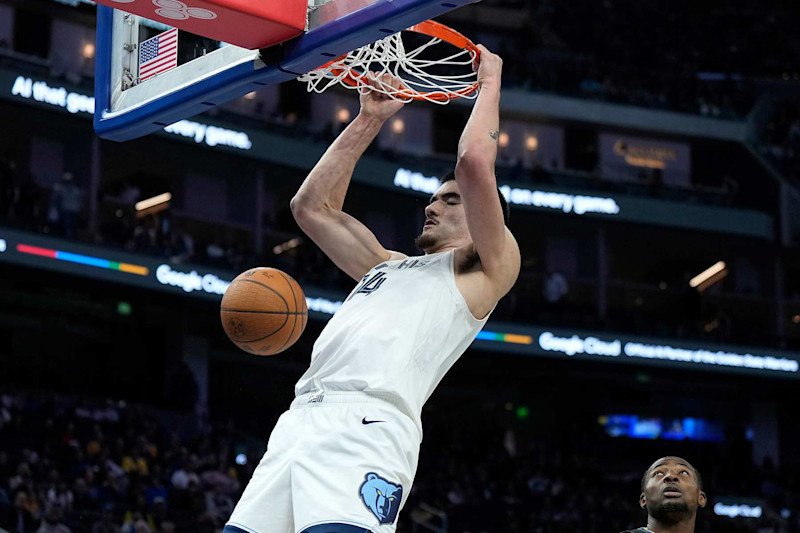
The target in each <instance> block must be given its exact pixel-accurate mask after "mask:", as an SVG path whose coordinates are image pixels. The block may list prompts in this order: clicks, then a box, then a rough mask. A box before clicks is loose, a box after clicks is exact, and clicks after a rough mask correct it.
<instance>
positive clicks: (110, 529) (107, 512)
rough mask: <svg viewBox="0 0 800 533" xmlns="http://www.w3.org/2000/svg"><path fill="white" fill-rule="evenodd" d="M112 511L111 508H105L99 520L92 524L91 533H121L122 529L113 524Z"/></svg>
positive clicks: (109, 506) (112, 508) (108, 506)
mask: <svg viewBox="0 0 800 533" xmlns="http://www.w3.org/2000/svg"><path fill="white" fill-rule="evenodd" d="M113 511H114V507H113V506H111V505H106V506H105V508H104V509H103V514H102V516H101V518H100V520H98V521H96V522H95V523H94V524H92V533H122V529H121V528H120V527H119V526H118V525H117V524H115V523H114V512H113Z"/></svg>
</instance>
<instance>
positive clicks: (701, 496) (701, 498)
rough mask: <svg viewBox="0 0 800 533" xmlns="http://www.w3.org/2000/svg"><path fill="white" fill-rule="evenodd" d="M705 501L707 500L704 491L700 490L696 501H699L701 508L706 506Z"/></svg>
mask: <svg viewBox="0 0 800 533" xmlns="http://www.w3.org/2000/svg"><path fill="white" fill-rule="evenodd" d="M706 502H707V500H706V493H705V492H703V491H702V490H701V491H700V494H699V495H698V497H697V503H699V504H700V507H701V508H703V507H705V506H706Z"/></svg>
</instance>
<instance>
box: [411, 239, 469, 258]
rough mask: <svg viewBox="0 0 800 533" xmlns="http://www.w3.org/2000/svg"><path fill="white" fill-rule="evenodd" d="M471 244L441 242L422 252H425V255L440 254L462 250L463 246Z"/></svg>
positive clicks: (466, 242)
mask: <svg viewBox="0 0 800 533" xmlns="http://www.w3.org/2000/svg"><path fill="white" fill-rule="evenodd" d="M471 244H472V241H466V240H458V241H448V242H443V243H441V244H440V243H437V244H436V245H435V246H433V247H431V248H428V249H426V250H423V251H424V252H425V255H431V254H440V253H442V252H449V251H450V250H456V249H458V248H463V247H464V246H467V245H471Z"/></svg>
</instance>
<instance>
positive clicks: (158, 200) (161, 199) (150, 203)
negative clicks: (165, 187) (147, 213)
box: [135, 192, 172, 211]
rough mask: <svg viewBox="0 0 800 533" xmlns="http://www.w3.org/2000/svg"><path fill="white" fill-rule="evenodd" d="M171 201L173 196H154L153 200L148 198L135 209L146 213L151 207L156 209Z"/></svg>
mask: <svg viewBox="0 0 800 533" xmlns="http://www.w3.org/2000/svg"><path fill="white" fill-rule="evenodd" d="M170 200H172V194H170V193H168V192H165V193H164V194H159V195H158V196H153V197H152V198H148V199H147V200H142V201H141V202H136V206H135V207H136V210H137V211H144V210H145V209H150V208H151V207H155V206H157V205H161V204H166V203H168V202H169V201H170Z"/></svg>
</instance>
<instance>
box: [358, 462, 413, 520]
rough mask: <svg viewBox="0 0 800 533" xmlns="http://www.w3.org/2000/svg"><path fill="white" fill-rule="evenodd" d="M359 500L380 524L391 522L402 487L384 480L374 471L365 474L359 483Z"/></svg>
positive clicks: (398, 502) (394, 515) (400, 498)
mask: <svg viewBox="0 0 800 533" xmlns="http://www.w3.org/2000/svg"><path fill="white" fill-rule="evenodd" d="M360 492H361V501H363V502H364V505H366V506H367V509H369V510H370V511H371V512H372V514H374V515H375V518H377V519H378V521H379V523H381V524H391V523H393V522H394V520H395V518H397V511H399V510H400V501H401V500H402V499H403V487H402V486H401V485H398V484H396V483H392V482H390V481H386V480H385V479H383V478H382V477H380V476H379V475H378V474H376V473H375V472H370V473H369V474H367V475H366V479H365V480H364V483H362V484H361V489H360Z"/></svg>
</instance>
